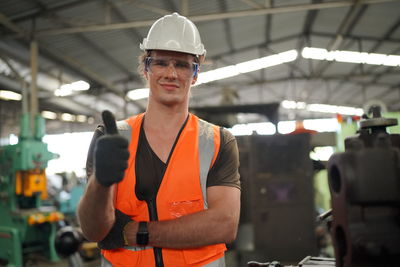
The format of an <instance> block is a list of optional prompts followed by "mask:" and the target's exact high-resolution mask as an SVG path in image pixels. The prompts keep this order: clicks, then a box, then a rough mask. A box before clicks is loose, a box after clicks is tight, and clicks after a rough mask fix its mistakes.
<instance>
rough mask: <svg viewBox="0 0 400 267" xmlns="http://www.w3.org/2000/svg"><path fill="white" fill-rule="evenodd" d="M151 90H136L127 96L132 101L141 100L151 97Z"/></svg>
mask: <svg viewBox="0 0 400 267" xmlns="http://www.w3.org/2000/svg"><path fill="white" fill-rule="evenodd" d="M149 92H150V90H149V88H140V89H134V90H131V91H129V92H128V94H127V96H128V97H129V98H130V99H132V100H139V99H143V98H148V97H149Z"/></svg>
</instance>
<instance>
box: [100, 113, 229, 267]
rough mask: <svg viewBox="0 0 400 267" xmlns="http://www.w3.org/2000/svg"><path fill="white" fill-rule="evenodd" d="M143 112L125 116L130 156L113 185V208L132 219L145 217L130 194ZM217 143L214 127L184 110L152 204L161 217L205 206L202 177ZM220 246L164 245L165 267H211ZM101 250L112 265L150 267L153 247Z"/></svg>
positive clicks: (144, 209)
mask: <svg viewBox="0 0 400 267" xmlns="http://www.w3.org/2000/svg"><path fill="white" fill-rule="evenodd" d="M143 115H144V114H139V115H137V116H134V117H131V118H129V119H127V120H126V123H127V124H128V125H129V126H130V127H128V128H129V130H130V131H131V133H129V135H130V136H131V138H130V144H129V151H130V157H129V162H128V168H127V169H126V171H125V177H124V179H123V180H122V181H121V182H120V183H119V184H118V185H117V188H116V200H115V207H116V208H117V209H119V210H120V211H122V212H123V213H125V214H127V215H129V216H130V217H131V219H132V220H134V221H149V213H148V207H147V203H146V202H145V201H141V200H138V199H137V197H136V195H135V184H136V175H135V158H136V151H137V148H138V140H139V133H140V127H141V124H142V120H143ZM130 131H129V132H130ZM120 132H121V130H120ZM219 146H220V132H219V127H217V126H215V125H212V124H210V123H207V122H205V121H203V120H200V119H199V118H198V117H196V116H195V115H193V114H189V118H188V121H187V123H186V125H185V127H184V129H183V130H182V132H181V134H180V136H179V140H178V141H177V143H176V145H175V148H174V150H173V153H172V155H171V157H170V160H169V163H168V166H167V169H166V171H165V174H164V177H163V179H162V182H161V185H160V188H159V191H158V193H157V197H156V206H157V214H158V219H159V220H160V221H161V220H171V219H176V218H178V217H181V216H183V215H187V214H191V213H195V212H199V211H202V210H204V209H206V208H207V201H206V194H205V191H206V177H207V173H208V170H209V169H210V167H211V166H212V164H213V163H214V161H215V158H216V155H217V154H218V151H219ZM205 150H208V151H205ZM225 250H226V246H225V244H215V245H209V246H204V247H199V248H192V249H169V248H163V249H162V255H163V262H164V266H165V267H181V266H182V267H183V266H190V267H197V266H199V267H200V266H204V265H206V264H210V265H207V266H213V264H212V263H213V262H214V261H215V262H217V261H218V260H221V259H222V260H223V256H224V251H225ZM102 254H103V256H104V257H105V259H106V260H108V261H109V262H110V263H111V264H112V265H113V266H143V267H150V266H155V260H154V252H153V248H152V247H124V248H119V249H114V250H102Z"/></svg>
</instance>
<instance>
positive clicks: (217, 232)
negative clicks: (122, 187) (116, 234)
mask: <svg viewBox="0 0 400 267" xmlns="http://www.w3.org/2000/svg"><path fill="white" fill-rule="evenodd" d="M228 191H229V193H226V192H222V194H220V195H217V197H215V198H217V201H213V202H212V203H209V204H210V208H209V209H208V210H204V211H201V212H197V213H193V214H189V215H185V216H182V217H180V218H177V219H174V220H168V221H157V222H150V223H149V225H148V230H149V245H151V246H154V247H162V248H193V247H200V246H205V245H211V244H217V243H231V242H232V241H234V240H235V238H236V233H237V227H238V223H239V215H240V191H239V190H238V189H234V188H230V189H228ZM228 195H229V196H228ZM222 199H223V200H224V201H221V200H222ZM225 200H226V201H227V202H229V203H227V204H224V203H225ZM137 228H138V226H137V223H136V222H133V223H130V224H129V225H128V226H127V228H126V229H125V235H126V237H127V240H128V242H129V244H130V245H136V232H137Z"/></svg>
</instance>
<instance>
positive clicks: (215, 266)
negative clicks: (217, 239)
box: [203, 257, 225, 267]
mask: <svg viewBox="0 0 400 267" xmlns="http://www.w3.org/2000/svg"><path fill="white" fill-rule="evenodd" d="M203 267H225V257H222V258H219V259H217V260H215V261H213V262H210V263H208V264H206V265H204V266H203Z"/></svg>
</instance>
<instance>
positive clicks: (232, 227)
mask: <svg viewBox="0 0 400 267" xmlns="http://www.w3.org/2000/svg"><path fill="white" fill-rule="evenodd" d="M238 224H239V223H238V221H237V220H236V219H231V220H230V221H229V222H228V223H226V224H224V231H223V232H224V236H223V239H224V241H223V242H224V243H226V244H230V243H233V242H234V241H235V240H236V236H237V231H238Z"/></svg>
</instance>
